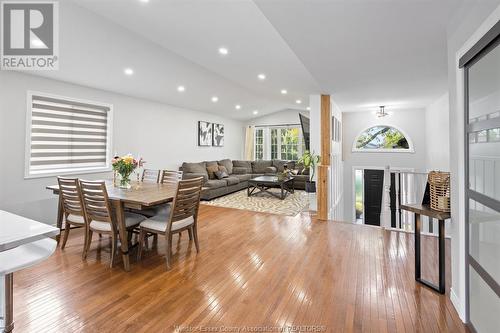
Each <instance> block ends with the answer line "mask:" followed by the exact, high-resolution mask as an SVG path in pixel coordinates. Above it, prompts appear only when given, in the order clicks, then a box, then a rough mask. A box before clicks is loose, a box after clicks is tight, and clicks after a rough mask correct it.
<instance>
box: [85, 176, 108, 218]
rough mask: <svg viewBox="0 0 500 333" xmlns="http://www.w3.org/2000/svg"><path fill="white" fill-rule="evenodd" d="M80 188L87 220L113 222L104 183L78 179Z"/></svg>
mask: <svg viewBox="0 0 500 333" xmlns="http://www.w3.org/2000/svg"><path fill="white" fill-rule="evenodd" d="M80 190H81V193H82V201H83V207H84V209H85V215H86V217H87V222H88V223H90V222H92V221H100V222H109V223H110V224H113V219H112V215H111V214H112V211H111V206H110V204H109V198H108V191H107V190H106V183H105V182H104V181H86V180H80Z"/></svg>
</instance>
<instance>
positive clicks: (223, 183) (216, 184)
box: [205, 179, 227, 188]
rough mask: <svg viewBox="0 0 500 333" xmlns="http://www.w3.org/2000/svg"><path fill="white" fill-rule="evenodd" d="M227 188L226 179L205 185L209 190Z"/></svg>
mask: <svg viewBox="0 0 500 333" xmlns="http://www.w3.org/2000/svg"><path fill="white" fill-rule="evenodd" d="M225 186H227V182H226V180H225V179H212V180H209V181H208V182H206V183H205V187H208V188H220V187H225Z"/></svg>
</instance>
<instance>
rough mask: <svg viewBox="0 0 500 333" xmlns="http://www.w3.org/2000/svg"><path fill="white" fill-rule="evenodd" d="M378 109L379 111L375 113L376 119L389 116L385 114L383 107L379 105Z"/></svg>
mask: <svg viewBox="0 0 500 333" xmlns="http://www.w3.org/2000/svg"><path fill="white" fill-rule="evenodd" d="M379 108H380V109H379V110H378V111H377V113H376V115H377V117H379V118H383V117H385V116H388V115H389V114H388V113H387V112H385V106H383V105H381V106H379Z"/></svg>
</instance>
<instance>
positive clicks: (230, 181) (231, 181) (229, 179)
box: [224, 176, 240, 186]
mask: <svg viewBox="0 0 500 333" xmlns="http://www.w3.org/2000/svg"><path fill="white" fill-rule="evenodd" d="M224 180H225V181H226V182H227V186H231V185H236V184H238V183H239V182H240V180H239V179H238V177H235V176H231V177H227V178H224Z"/></svg>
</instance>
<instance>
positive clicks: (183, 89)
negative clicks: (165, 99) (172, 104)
mask: <svg viewBox="0 0 500 333" xmlns="http://www.w3.org/2000/svg"><path fill="white" fill-rule="evenodd" d="M177 91H178V92H184V91H186V87H184V86H178V87H177Z"/></svg>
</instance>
